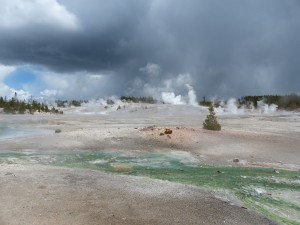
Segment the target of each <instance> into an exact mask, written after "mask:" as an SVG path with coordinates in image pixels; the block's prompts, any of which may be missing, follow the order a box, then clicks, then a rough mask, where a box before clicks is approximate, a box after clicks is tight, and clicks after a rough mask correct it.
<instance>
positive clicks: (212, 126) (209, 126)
mask: <svg viewBox="0 0 300 225" xmlns="http://www.w3.org/2000/svg"><path fill="white" fill-rule="evenodd" d="M208 110H209V114H208V115H207V116H206V119H205V121H204V122H203V128H204V129H206V130H221V125H220V124H219V122H218V120H217V117H216V113H215V111H214V107H213V106H212V105H211V106H209V108H208Z"/></svg>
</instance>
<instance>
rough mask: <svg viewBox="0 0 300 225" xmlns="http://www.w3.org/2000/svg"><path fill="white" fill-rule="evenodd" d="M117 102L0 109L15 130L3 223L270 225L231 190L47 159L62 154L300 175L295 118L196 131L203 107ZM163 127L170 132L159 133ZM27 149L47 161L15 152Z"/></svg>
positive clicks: (3, 163) (239, 117)
mask: <svg viewBox="0 0 300 225" xmlns="http://www.w3.org/2000/svg"><path fill="white" fill-rule="evenodd" d="M117 107H118V106H117V105H116V106H109V107H108V109H105V108H104V107H102V106H99V107H94V108H93V107H92V108H91V107H81V108H69V109H65V111H64V115H50V114H48V115H46V114H36V115H4V114H1V115H0V124H2V125H3V124H4V125H5V126H6V127H13V128H14V129H15V133H14V130H13V131H10V132H11V133H10V134H9V135H6V136H2V138H1V139H0V153H1V152H2V153H5V152H7V151H9V153H7V154H8V156H7V155H6V157H1V158H0V180H1V182H0V225H8V224H10V225H17V224H18V225H27V224H28V225H34V224H36V225H42V224H45V225H46V224H47V225H48V224H49V225H50V224H57V225H63V224H64V225H69V224H72V225H77V224H78V225H79V224H85V225H92V224H103V225H105V224H128V225H135V224H230V225H233V224H238V225H242V224H260V225H261V224H276V223H275V222H273V221H272V220H270V219H268V218H266V217H265V216H263V215H261V214H259V213H258V212H256V211H254V210H253V209H251V208H249V207H247V208H246V207H243V203H242V202H241V201H239V200H238V199H237V198H236V197H235V196H233V195H232V194H231V193H229V192H228V191H224V190H213V189H210V188H203V187H196V186H191V185H185V184H179V183H172V182H169V181H163V180H156V179H151V178H146V177H138V176H127V175H119V174H116V173H113V174H112V173H106V172H103V171H97V170H90V169H82V168H78V167H58V166H52V165H50V164H47V163H46V164H45V163H43V162H47V160H48V161H51V153H52V152H54V153H58V152H59V153H61V152H64V151H69V152H70V151H93V152H101V151H103V152H109V151H113V152H120V154H125V155H131V154H132V155H134V154H136V153H141V152H142V153H143V152H150V153H151V152H164V153H168V154H173V155H175V156H176V157H182V158H184V159H185V160H191V161H197V162H199V163H203V164H208V165H232V166H259V167H272V168H278V169H280V168H283V169H292V170H296V171H297V170H298V171H299V169H300V115H299V114H297V113H287V112H276V113H271V114H268V115H264V114H259V113H258V112H256V113H243V114H236V115H233V114H230V113H223V114H219V115H218V119H219V122H220V123H221V125H222V131H220V132H212V131H207V130H204V129H202V122H203V121H204V119H205V116H206V114H207V109H205V108H200V107H193V106H186V105H182V106H172V105H146V104H131V105H126V106H125V107H123V106H121V109H119V110H116V108H117ZM4 125H3V126H4ZM165 128H170V129H172V130H173V133H172V134H170V135H160V133H162V132H164V129H165ZM56 129H60V130H61V132H60V133H55V130H56ZM33 152H35V153H39V154H42V153H47V155H48V158H47V157H46V158H42V157H40V158H38V159H35V158H34V157H31V158H30V160H25V159H20V158H18V157H17V156H14V153H16V154H17V153H24V154H25V155H26V154H32V153H33ZM9 154H11V155H9ZM74 154H76V152H74ZM49 155H50V156H49ZM234 159H239V160H238V162H233V160H234ZM125 169H126V168H125ZM299 196H300V194H299V192H295V193H293V196H292V198H293V199H300V197H299Z"/></svg>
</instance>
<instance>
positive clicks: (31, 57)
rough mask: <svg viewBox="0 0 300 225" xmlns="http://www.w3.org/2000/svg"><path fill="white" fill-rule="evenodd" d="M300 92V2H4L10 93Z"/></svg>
mask: <svg viewBox="0 0 300 225" xmlns="http://www.w3.org/2000/svg"><path fill="white" fill-rule="evenodd" d="M191 87H193V88H194V90H195V92H196V94H197V96H198V98H199V99H200V98H202V96H204V95H205V96H207V97H210V98H213V97H219V98H227V97H240V96H242V95H253V94H289V93H292V92H293V93H299V92H300V1H299V0H284V1H283V0H251V1H248V0H222V1H220V0H186V1H182V0H109V1H108V0H89V1H84V0H0V95H2V96H3V95H9V94H11V93H13V92H14V91H17V92H18V93H19V94H20V95H22V96H24V98H25V97H26V96H29V95H33V96H35V97H43V98H45V99H46V98H58V99H79V98H80V99H90V98H98V97H105V96H111V95H117V96H120V95H134V96H149V95H152V96H154V97H156V98H159V97H160V95H161V92H166V91H170V92H174V93H175V94H176V95H177V94H182V95H185V94H186V93H187V92H188V90H189V89H190V88H191Z"/></svg>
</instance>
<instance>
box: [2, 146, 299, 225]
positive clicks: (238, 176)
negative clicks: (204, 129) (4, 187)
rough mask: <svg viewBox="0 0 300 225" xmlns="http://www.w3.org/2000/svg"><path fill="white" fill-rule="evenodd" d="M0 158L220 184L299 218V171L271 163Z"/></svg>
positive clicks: (293, 220)
mask: <svg viewBox="0 0 300 225" xmlns="http://www.w3.org/2000/svg"><path fill="white" fill-rule="evenodd" d="M0 163H33V164H34V163H39V164H46V165H53V166H60V167H71V168H81V169H92V170H100V171H104V172H110V173H118V174H126V175H134V176H145V177H151V178H155V179H161V180H167V181H172V182H178V183H184V184H189V185H195V186H201V187H208V188H214V189H226V190H229V191H230V192H232V193H234V194H235V195H236V196H237V197H238V198H239V199H240V200H241V201H242V202H244V204H245V206H246V207H251V208H254V209H256V210H257V211H259V212H261V213H262V214H264V215H266V216H268V217H270V218H272V219H274V220H276V221H278V222H280V223H282V224H288V225H295V224H300V199H299V196H300V172H299V171H291V170H278V169H276V170H274V169H271V168H256V167H251V168H250V167H230V166H220V167H216V166H209V165H203V164H200V163H199V162H198V161H197V160H196V159H195V158H193V156H192V155H190V154H188V153H186V152H179V151H178V152H166V153H163V152H150V153H149V152H148V153H144V152H140V151H130V152H125V151H124V152H122V151H104V152H103V151H102V152H96V151H79V150H78V151H77V150H76V151H70V152H57V151H56V152H50V151H49V152H43V153H39V152H37V151H22V152H16V151H7V152H1V153H0Z"/></svg>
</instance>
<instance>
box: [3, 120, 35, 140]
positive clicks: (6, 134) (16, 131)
mask: <svg viewBox="0 0 300 225" xmlns="http://www.w3.org/2000/svg"><path fill="white" fill-rule="evenodd" d="M34 133H37V131H35V130H34V129H26V128H20V127H17V126H14V125H11V124H8V123H0V139H7V138H15V137H21V136H26V135H30V134H34Z"/></svg>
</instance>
